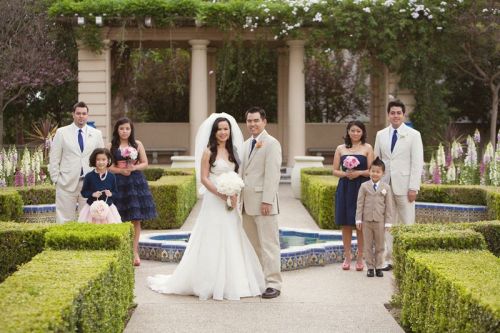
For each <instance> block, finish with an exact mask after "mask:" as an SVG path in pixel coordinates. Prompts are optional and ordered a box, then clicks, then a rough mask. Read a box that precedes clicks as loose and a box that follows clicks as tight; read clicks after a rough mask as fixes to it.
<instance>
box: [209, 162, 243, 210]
mask: <svg viewBox="0 0 500 333" xmlns="http://www.w3.org/2000/svg"><path fill="white" fill-rule="evenodd" d="M244 186H245V183H244V182H243V179H241V177H240V176H239V175H238V174H237V173H236V172H234V171H231V172H226V173H223V174H221V175H220V176H219V177H217V180H216V187H217V192H219V193H220V194H224V195H227V201H226V204H227V209H228V210H232V209H233V208H234V207H232V205H231V198H230V197H231V196H232V195H235V194H240V192H241V189H242V188H243V187H244Z"/></svg>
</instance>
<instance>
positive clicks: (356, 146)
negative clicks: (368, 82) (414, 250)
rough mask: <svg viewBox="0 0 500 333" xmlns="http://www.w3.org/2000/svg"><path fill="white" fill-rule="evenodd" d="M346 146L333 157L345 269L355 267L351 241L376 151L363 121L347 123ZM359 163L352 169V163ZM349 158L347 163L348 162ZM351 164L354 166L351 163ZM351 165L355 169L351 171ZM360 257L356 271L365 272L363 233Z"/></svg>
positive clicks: (358, 237)
mask: <svg viewBox="0 0 500 333" xmlns="http://www.w3.org/2000/svg"><path fill="white" fill-rule="evenodd" d="M344 142H345V143H344V144H343V145H339V146H338V147H337V149H336V150H335V156H334V157H333V175H334V176H337V177H338V178H339V182H338V185H337V192H336V194H335V224H337V225H339V226H341V228H342V241H343V243H344V263H343V264H342V269H344V270H349V269H350V268H351V256H352V254H351V241H352V230H353V229H354V230H356V204H357V200H358V191H359V188H360V186H361V184H362V183H364V182H365V181H367V180H369V179H370V178H369V176H370V175H369V171H368V170H369V168H370V164H371V162H372V161H373V148H372V146H370V144H368V143H366V129H365V125H364V124H363V123H362V122H360V121H357V120H355V121H351V122H350V123H348V124H347V133H346V136H345V137H344ZM354 158H355V159H356V160H357V161H358V162H359V163H357V162H356V163H355V164H358V165H357V166H355V167H352V160H353V159H354ZM346 159H347V160H346ZM349 162H351V163H349ZM347 166H351V168H348V167H347ZM356 238H357V243H358V255H357V259H356V270H357V271H362V270H363V268H364V265H363V233H362V232H361V230H357V231H356Z"/></svg>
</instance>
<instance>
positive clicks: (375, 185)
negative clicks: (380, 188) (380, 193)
mask: <svg viewBox="0 0 500 333" xmlns="http://www.w3.org/2000/svg"><path fill="white" fill-rule="evenodd" d="M373 189H374V190H375V192H377V184H373Z"/></svg>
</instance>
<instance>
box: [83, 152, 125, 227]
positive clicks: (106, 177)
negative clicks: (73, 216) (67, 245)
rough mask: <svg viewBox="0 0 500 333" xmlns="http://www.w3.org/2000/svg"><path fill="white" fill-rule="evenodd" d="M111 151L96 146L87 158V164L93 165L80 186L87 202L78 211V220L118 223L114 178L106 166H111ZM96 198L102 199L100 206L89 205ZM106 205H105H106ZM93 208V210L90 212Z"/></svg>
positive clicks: (119, 219)
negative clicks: (114, 201)
mask: <svg viewBox="0 0 500 333" xmlns="http://www.w3.org/2000/svg"><path fill="white" fill-rule="evenodd" d="M111 163H112V158H111V153H110V152H109V150H108V149H106V148H96V149H94V151H93V152H92V154H91V155H90V158H89V164H90V166H91V167H94V168H95V169H94V171H91V172H89V173H87V174H86V175H85V178H84V180H83V186H82V191H81V194H82V197H84V198H87V203H86V204H85V206H83V208H82V209H81V211H80V215H79V216H78V222H90V223H96V224H105V223H120V222H121V221H122V220H121V218H120V214H119V213H118V210H117V209H116V206H115V205H114V204H113V199H114V198H115V197H116V194H117V187H116V178H115V175H113V174H112V173H111V172H108V168H109V167H110V166H111ZM96 200H102V204H101V206H100V207H99V206H95V205H94V206H93V208H91V205H92V204H93V203H94V201H96ZM106 206H107V207H106ZM93 210H94V212H92V211H93Z"/></svg>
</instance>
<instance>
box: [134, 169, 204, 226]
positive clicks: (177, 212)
mask: <svg viewBox="0 0 500 333" xmlns="http://www.w3.org/2000/svg"><path fill="white" fill-rule="evenodd" d="M149 188H150V189H151V193H152V195H153V198H154V201H155V204H156V211H157V213H158V217H157V218H156V219H154V220H149V221H144V222H142V226H143V228H145V229H175V228H180V227H181V226H182V224H183V223H184V221H185V220H186V218H187V217H188V215H189V213H190V212H191V209H192V208H193V207H194V205H195V204H196V201H197V199H198V198H197V196H196V180H195V176H194V175H193V174H191V175H189V176H163V177H162V178H160V179H159V180H157V181H156V182H150V183H149Z"/></svg>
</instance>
